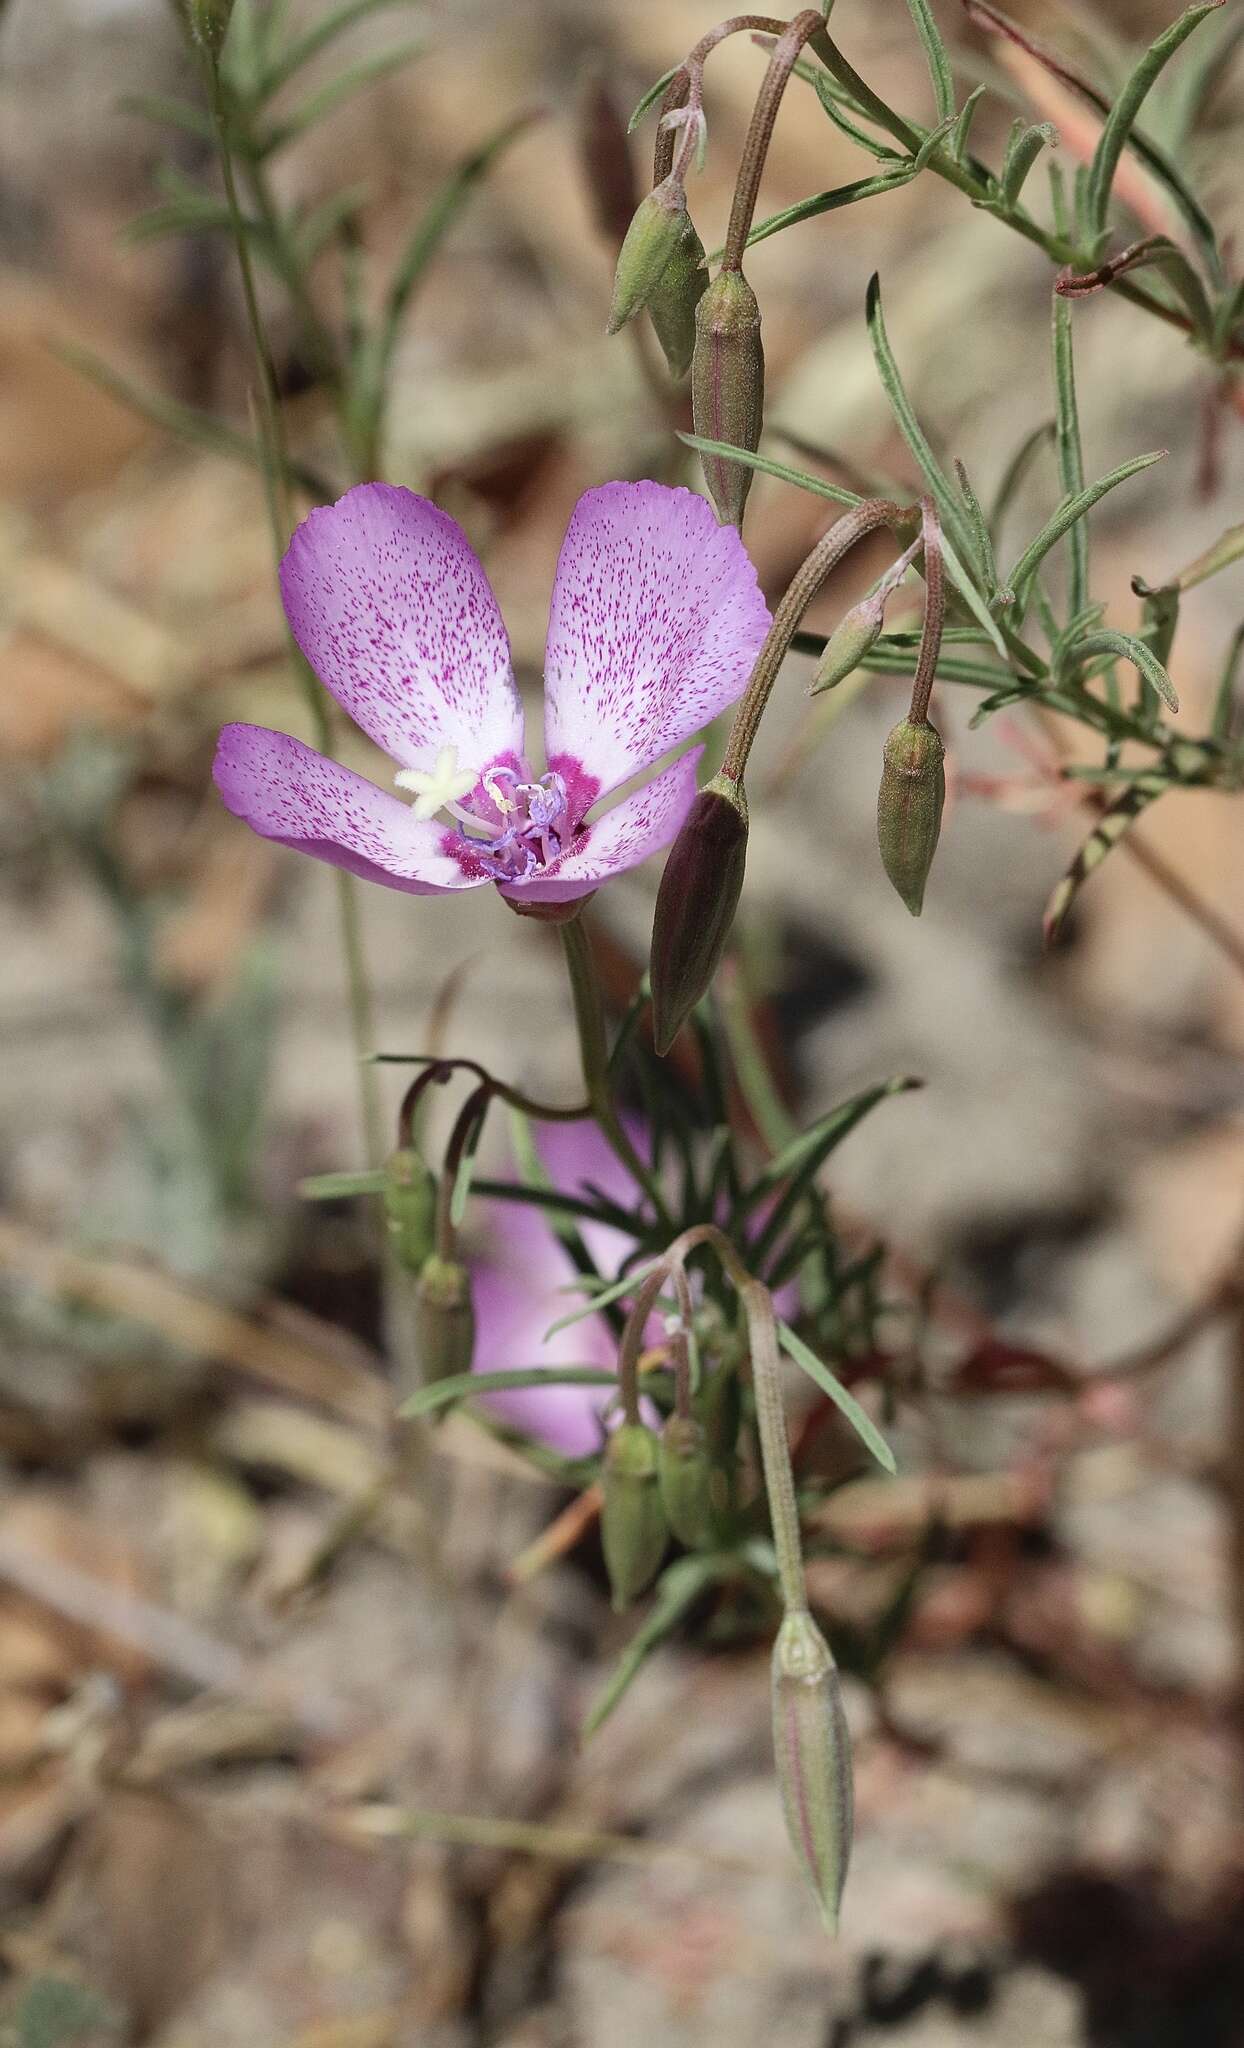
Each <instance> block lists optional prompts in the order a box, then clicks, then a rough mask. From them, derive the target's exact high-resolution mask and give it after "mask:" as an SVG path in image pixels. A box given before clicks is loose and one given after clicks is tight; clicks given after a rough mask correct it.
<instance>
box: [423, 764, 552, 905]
mask: <svg viewBox="0 0 1244 2048" xmlns="http://www.w3.org/2000/svg"><path fill="white" fill-rule="evenodd" d="M483 787H484V789H485V790H486V791H487V793H488V796H489V797H490V799H491V803H490V804H489V806H488V808H489V809H490V810H492V811H493V812H494V814H495V815H494V818H493V819H490V818H488V817H486V816H481V814H480V813H479V812H478V811H476V810H475V809H473V808H472V806H471V805H470V804H461V805H458V804H455V805H454V806H453V808H454V811H455V813H456V815H457V816H458V817H459V818H460V819H461V821H462V823H463V825H464V826H465V828H466V834H467V836H469V837H470V838H472V840H474V839H476V838H477V837H478V838H481V839H483V841H484V844H482V845H478V844H473V845H472V847H471V852H472V853H473V855H474V856H475V859H476V860H477V861H478V862H479V864H480V866H481V868H482V869H483V871H484V873H485V874H486V875H491V876H492V879H493V881H494V882H525V881H527V880H528V878H529V877H530V876H531V875H534V874H535V873H536V872H537V870H538V869H540V868H547V867H549V866H550V865H551V863H552V862H553V861H555V860H556V859H557V857H558V855H559V854H560V853H561V851H562V849H563V847H564V846H565V844H566V842H567V840H568V839H569V838H570V836H571V833H572V831H573V829H574V824H575V820H574V819H573V818H571V816H570V815H569V806H568V803H567V800H566V784H565V782H564V781H563V779H562V777H561V776H560V775H558V774H556V773H555V772H553V771H552V770H550V772H549V773H548V774H546V775H542V776H540V778H539V780H538V781H535V782H524V781H523V780H522V777H521V775H520V773H519V771H518V770H517V769H514V768H500V767H499V768H490V769H489V770H488V773H487V774H486V775H485V776H484V781H483ZM497 820H499V822H497Z"/></svg>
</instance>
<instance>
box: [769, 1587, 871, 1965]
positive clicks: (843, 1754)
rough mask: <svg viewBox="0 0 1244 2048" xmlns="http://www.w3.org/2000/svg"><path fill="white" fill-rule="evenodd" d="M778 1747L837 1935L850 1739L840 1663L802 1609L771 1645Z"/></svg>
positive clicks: (797, 1829)
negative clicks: (840, 1679) (840, 1681)
mask: <svg viewBox="0 0 1244 2048" xmlns="http://www.w3.org/2000/svg"><path fill="white" fill-rule="evenodd" d="M773 1749H774V1754H775V1757H776V1760H777V1773H778V1783H779V1785H780V1786H781V1789H782V1806H783V1808H784V1810H785V1814H786V1827H787V1832H788V1834H789V1835H790V1839H791V1844H792V1846H793V1848H794V1851H795V1854H796V1855H797V1856H798V1858H799V1861H800V1863H801V1865H802V1866H803V1871H804V1874H805V1876H806V1877H807V1879H808V1882H809V1884H810V1885H811V1887H812V1890H813V1892H814V1893H815V1895H816V1900H817V1903H818V1905H819V1906H820V1909H821V1913H822V1916H823V1918H824V1921H825V1925H826V1926H827V1927H828V1929H829V1931H830V1933H831V1934H836V1933H837V1931H838V1908H839V1905H840V1903H841V1900H842V1887H843V1884H844V1882H845V1880H846V1875H847V1863H848V1860H849V1858H850V1855H851V1831H852V1822H853V1814H854V1800H853V1792H852V1782H851V1738H850V1735H849V1733H848V1730H847V1721H846V1715H845V1714H844V1713H843V1711H842V1695H841V1689H840V1687H839V1682H838V1670H837V1666H836V1665H835V1663H834V1659H833V1655H832V1653H831V1651H830V1647H829V1644H828V1643H827V1642H826V1640H825V1638H824V1636H823V1635H822V1634H821V1631H820V1629H819V1628H818V1627H817V1625H816V1623H815V1622H814V1621H813V1619H812V1616H811V1615H810V1614H809V1613H808V1612H807V1610H806V1609H805V1608H795V1609H792V1610H789V1611H788V1612H787V1614H786V1615H785V1616H784V1618H783V1621H782V1626H781V1628H780V1629H779V1631H778V1637H777V1641H776V1642H775V1644H774V1646H773Z"/></svg>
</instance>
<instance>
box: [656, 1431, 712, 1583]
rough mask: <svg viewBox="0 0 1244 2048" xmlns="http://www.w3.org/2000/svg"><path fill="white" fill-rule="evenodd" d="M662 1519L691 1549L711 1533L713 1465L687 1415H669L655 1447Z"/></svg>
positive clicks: (703, 1438)
mask: <svg viewBox="0 0 1244 2048" xmlns="http://www.w3.org/2000/svg"><path fill="white" fill-rule="evenodd" d="M657 1469H658V1475H659V1478H660V1482H661V1500H662V1503H663V1505H664V1508H665V1519H666V1521H667V1522H668V1523H669V1525H670V1528H671V1529H672V1530H673V1532H674V1534H675V1536H677V1538H678V1540H679V1542H680V1543H685V1544H686V1545H687V1546H688V1548H689V1549H692V1550H694V1549H695V1548H697V1546H698V1545H700V1544H702V1543H707V1542H708V1539H709V1536H710V1534H711V1530H712V1502H711V1490H710V1487H711V1479H712V1469H713V1468H712V1465H711V1463H710V1461H709V1455H708V1437H707V1435H706V1433H705V1430H704V1427H703V1425H702V1424H701V1423H699V1422H696V1421H695V1420H694V1419H693V1418H692V1417H691V1416H690V1415H671V1416H670V1418H669V1420H668V1422H667V1423H666V1425H665V1427H664V1429H663V1430H662V1431H661V1440H660V1444H659V1445H658V1448H657Z"/></svg>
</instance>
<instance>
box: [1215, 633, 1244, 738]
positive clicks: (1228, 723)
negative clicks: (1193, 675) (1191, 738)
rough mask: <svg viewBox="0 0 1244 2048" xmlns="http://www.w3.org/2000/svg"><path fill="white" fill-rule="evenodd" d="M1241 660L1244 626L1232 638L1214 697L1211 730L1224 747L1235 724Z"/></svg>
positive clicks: (1242, 657)
mask: <svg viewBox="0 0 1244 2048" xmlns="http://www.w3.org/2000/svg"><path fill="white" fill-rule="evenodd" d="M1241 659H1244V625H1242V626H1237V627H1236V629H1235V632H1234V633H1233V634H1232V636H1231V645H1230V647H1229V648H1228V650H1227V659H1226V661H1225V662H1224V664H1223V671H1222V676H1221V679H1220V681H1219V684H1218V688H1217V691H1216V692H1215V695H1214V722H1213V725H1212V727H1211V728H1210V729H1211V731H1212V732H1213V735H1214V738H1215V739H1216V740H1218V741H1220V742H1221V743H1222V744H1223V745H1224V746H1226V745H1227V744H1228V743H1229V742H1230V740H1231V738H1232V727H1233V726H1234V724H1235V707H1236V691H1237V688H1238V684H1239V675H1240V662H1241Z"/></svg>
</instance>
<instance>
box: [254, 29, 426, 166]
mask: <svg viewBox="0 0 1244 2048" xmlns="http://www.w3.org/2000/svg"><path fill="white" fill-rule="evenodd" d="M425 47H426V39H425V38H424V37H422V36H412V37H410V38H409V39H408V40H407V41H406V42H404V43H396V44H395V45H394V46H393V48H392V49H391V50H373V51H372V53H371V55H370V56H367V57H362V58H360V59H359V62H358V63H357V64H352V65H351V66H350V68H349V70H348V71H339V72H337V73H336V74H335V75H334V76H333V77H332V78H330V79H328V80H327V81H326V82H325V83H324V84H323V85H321V86H319V87H317V89H316V90H315V91H314V92H312V93H309V94H308V95H307V97H306V99H305V100H303V101H302V103H301V105H299V106H297V107H295V109H294V111H293V113H292V114H290V115H289V117H288V118H287V119H286V120H284V121H278V122H276V123H275V124H274V125H273V126H272V127H271V128H269V129H268V130H267V131H266V133H265V134H263V135H262V136H261V137H260V138H259V146H258V154H259V155H260V156H261V157H268V156H272V155H274V154H275V152H276V151H277V150H279V149H284V148H285V146H286V144H287V143H290V142H296V141H297V140H298V137H299V136H300V135H305V134H306V133H307V130H308V129H310V128H315V127H318V125H319V123H320V122H321V121H325V120H327V119H328V116H329V115H330V114H335V113H336V112H337V109H338V108H339V107H341V106H344V104H345V102H346V101H347V100H350V99H353V97H354V95H355V93H357V92H361V91H362V90H363V89H364V87H365V86H369V85H375V84H376V83H377V82H378V81H379V80H380V79H382V78H388V77H389V75H390V74H391V73H392V72H394V71H400V70H401V68H402V66H403V65H404V64H409V63H410V61H411V59H412V58H413V57H417V56H419V55H420V54H421V53H422V51H423V50H424V49H425Z"/></svg>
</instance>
